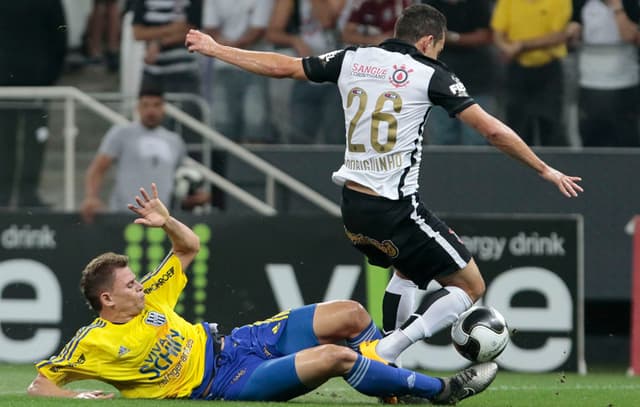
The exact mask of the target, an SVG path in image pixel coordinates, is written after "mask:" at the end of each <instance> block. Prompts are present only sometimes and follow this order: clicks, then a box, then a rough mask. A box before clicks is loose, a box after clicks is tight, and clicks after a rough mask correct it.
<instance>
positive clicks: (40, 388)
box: [27, 373, 113, 399]
mask: <svg viewBox="0 0 640 407" xmlns="http://www.w3.org/2000/svg"><path fill="white" fill-rule="evenodd" d="M27 393H28V394H29V395H30V396H41V397H64V398H76V399H111V398H113V393H105V392H103V391H101V390H93V391H82V392H75V391H73V390H68V389H63V388H62V387H58V386H57V385H56V384H55V383H54V382H52V381H51V380H49V379H47V378H46V377H45V376H43V375H42V374H41V373H38V375H37V376H36V378H35V379H33V381H32V382H31V384H30V385H29V387H27Z"/></svg>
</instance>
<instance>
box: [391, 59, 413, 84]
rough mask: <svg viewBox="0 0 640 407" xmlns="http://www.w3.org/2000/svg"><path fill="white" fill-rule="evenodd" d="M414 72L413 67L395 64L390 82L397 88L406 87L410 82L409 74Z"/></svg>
mask: <svg viewBox="0 0 640 407" xmlns="http://www.w3.org/2000/svg"><path fill="white" fill-rule="evenodd" d="M411 72H413V69H411V68H407V67H406V66H405V65H404V64H403V65H400V66H398V65H394V66H393V73H392V74H391V77H389V82H390V83H391V84H392V85H393V86H394V87H396V88H404V87H405V86H407V85H408V84H409V74H410V73H411Z"/></svg>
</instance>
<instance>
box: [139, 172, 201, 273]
mask: <svg viewBox="0 0 640 407" xmlns="http://www.w3.org/2000/svg"><path fill="white" fill-rule="evenodd" d="M151 194H152V195H151V196H149V194H148V193H147V191H145V189H144V188H140V195H141V196H136V198H135V200H136V204H137V205H132V204H129V205H128V207H129V209H130V210H131V211H132V212H133V213H135V214H137V215H138V216H139V218H138V219H136V220H135V221H134V222H135V223H138V224H141V225H145V226H148V227H157V228H162V229H163V230H164V231H165V233H166V234H167V236H168V237H169V240H171V245H172V250H173V253H174V254H175V255H176V256H177V257H178V258H179V259H180V263H181V264H182V267H183V268H186V267H187V266H188V265H189V264H191V262H192V261H193V258H194V257H195V256H196V254H198V250H200V239H199V238H198V236H197V235H196V234H195V233H194V232H193V230H191V229H190V228H189V227H188V226H187V225H185V224H184V223H182V222H180V221H179V220H177V219H176V218H174V217H173V216H171V215H170V214H169V210H168V209H167V207H166V206H165V205H164V204H163V203H162V201H161V200H160V199H159V198H158V187H157V186H156V184H155V183H153V184H151Z"/></svg>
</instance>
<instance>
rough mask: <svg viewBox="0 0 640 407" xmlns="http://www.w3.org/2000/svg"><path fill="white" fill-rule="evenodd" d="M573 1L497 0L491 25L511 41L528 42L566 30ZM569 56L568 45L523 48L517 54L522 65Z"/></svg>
mask: <svg viewBox="0 0 640 407" xmlns="http://www.w3.org/2000/svg"><path fill="white" fill-rule="evenodd" d="M571 11H572V5H571V0H498V2H497V3H496V6H495V8H494V11H493V16H492V17H491V28H492V29H494V30H495V31H498V32H502V33H504V34H505V36H506V38H507V39H508V40H509V41H526V40H528V39H531V38H536V37H542V36H545V35H548V34H551V33H554V32H558V31H564V29H565V28H566V27H567V24H568V23H569V20H570V19H571ZM566 55H567V47H566V45H565V44H559V45H555V46H552V47H547V48H543V49H536V50H532V51H524V52H522V53H521V54H520V55H518V57H517V60H518V63H519V64H520V65H522V66H527V67H535V66H542V65H546V64H548V63H549V62H551V61H552V60H554V59H559V58H563V57H565V56H566Z"/></svg>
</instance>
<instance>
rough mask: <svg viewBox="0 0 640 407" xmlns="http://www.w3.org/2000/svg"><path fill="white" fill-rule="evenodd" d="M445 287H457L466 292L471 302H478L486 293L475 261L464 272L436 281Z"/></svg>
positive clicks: (472, 260)
mask: <svg viewBox="0 0 640 407" xmlns="http://www.w3.org/2000/svg"><path fill="white" fill-rule="evenodd" d="M436 280H437V281H438V282H439V283H440V284H441V285H442V286H443V287H446V286H455V287H458V288H460V289H462V290H464V291H465V292H466V293H467V295H468V296H469V298H471V301H473V302H476V301H477V300H478V298H480V297H482V295H483V294H484V291H485V284H484V279H483V278H482V275H481V274H480V270H479V269H478V265H477V264H476V262H475V260H474V259H471V261H469V264H467V266H466V267H465V268H463V269H462V270H460V271H458V272H455V273H453V274H450V275H448V276H445V277H440V278H437V279H436Z"/></svg>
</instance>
